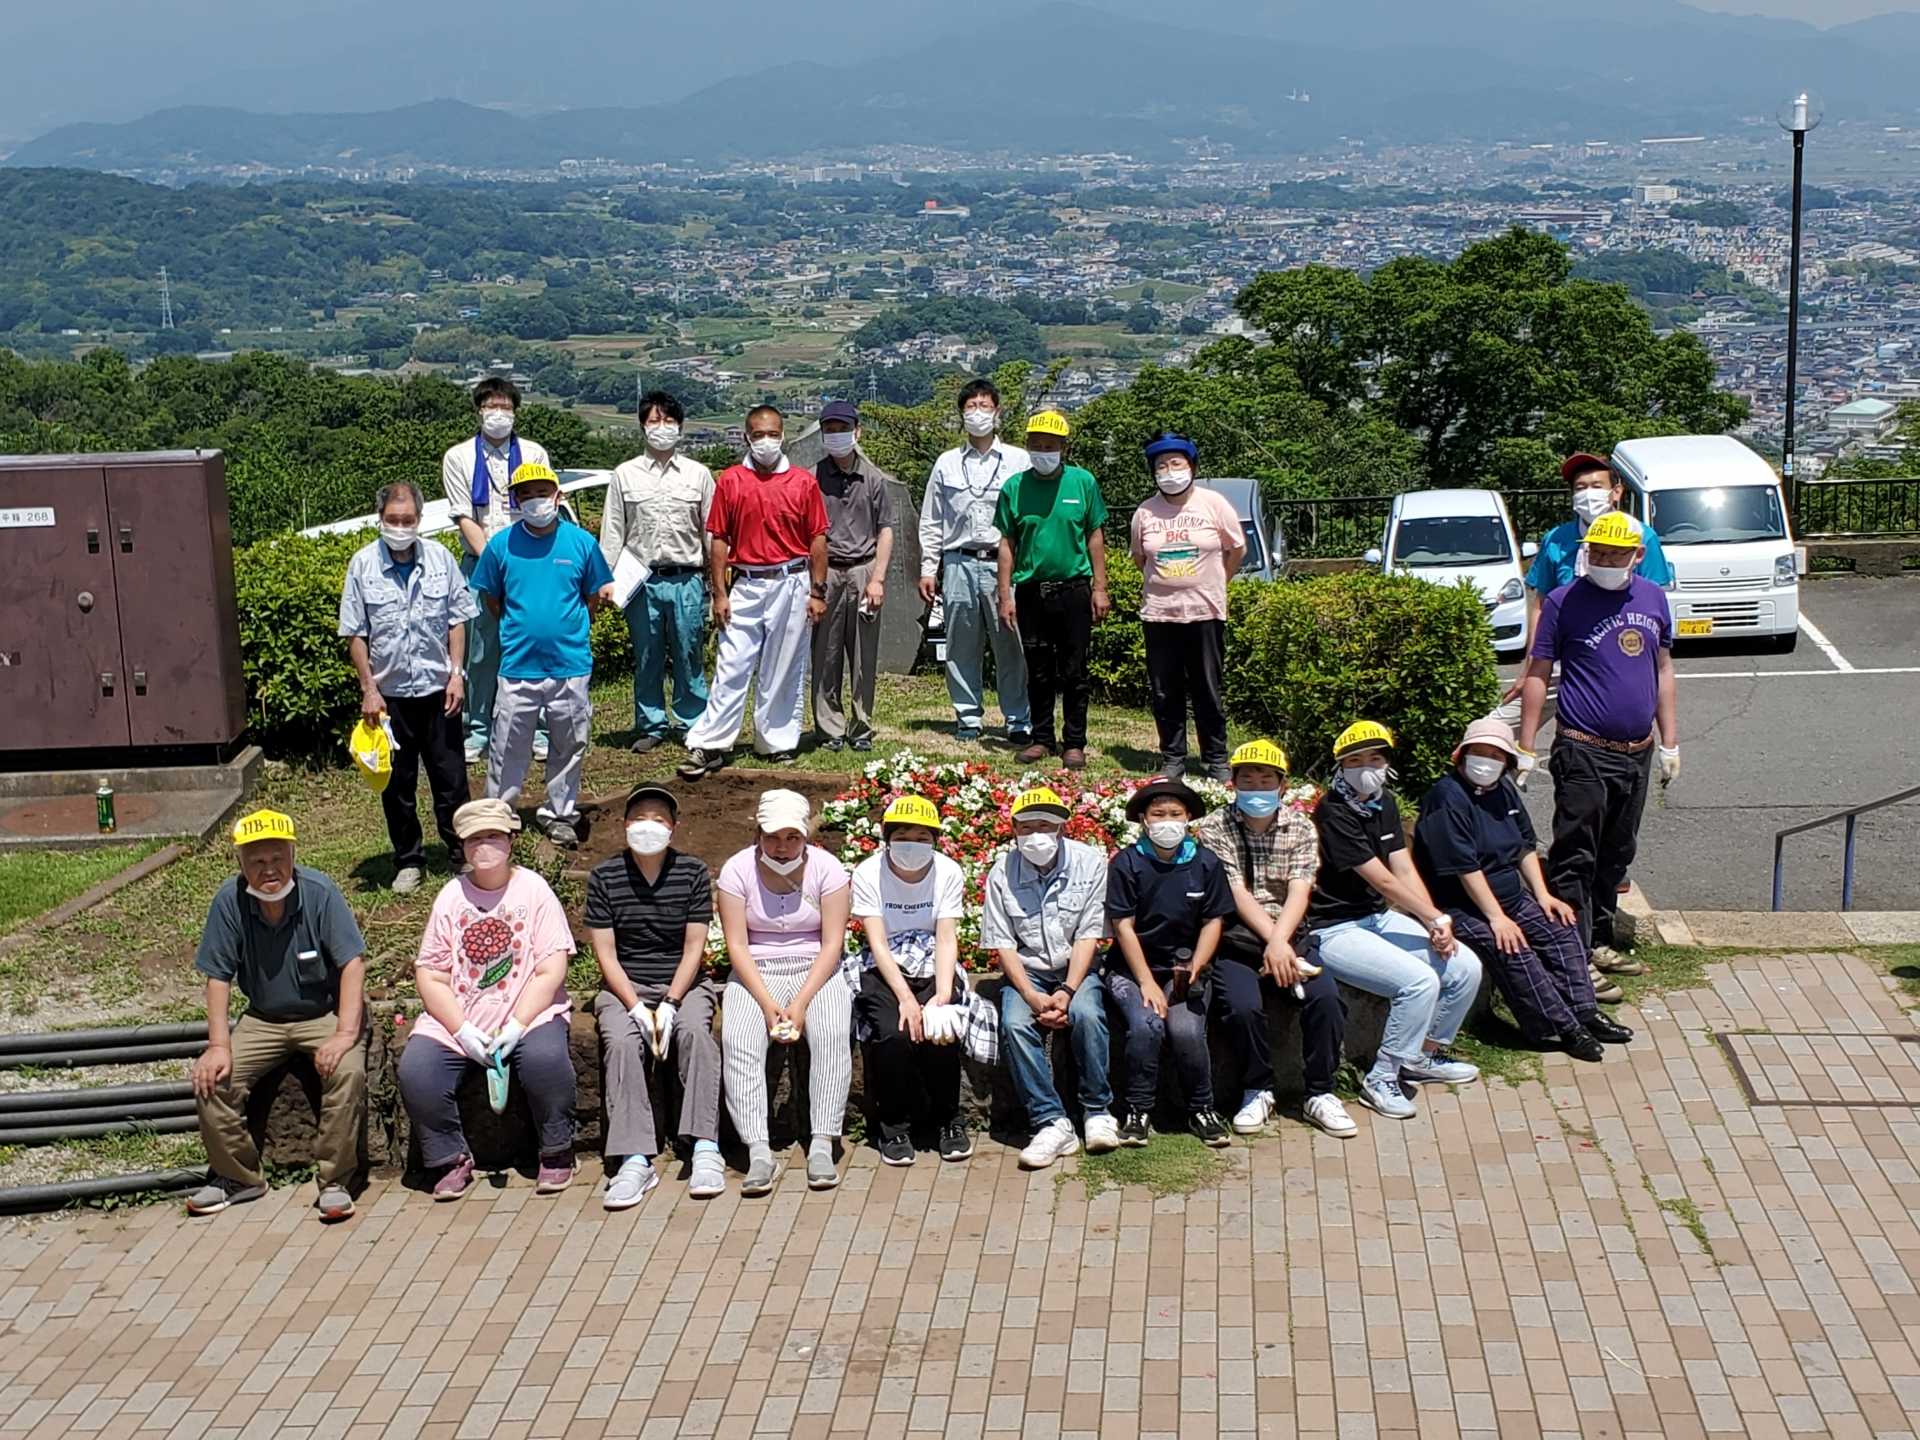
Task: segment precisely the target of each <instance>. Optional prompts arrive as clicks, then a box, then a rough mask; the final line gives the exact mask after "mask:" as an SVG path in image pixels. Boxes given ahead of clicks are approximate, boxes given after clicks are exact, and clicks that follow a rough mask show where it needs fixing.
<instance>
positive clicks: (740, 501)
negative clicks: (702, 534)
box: [707, 465, 827, 565]
mask: <svg viewBox="0 0 1920 1440" xmlns="http://www.w3.org/2000/svg"><path fill="white" fill-rule="evenodd" d="M707 533H708V534H709V535H718V536H719V537H720V538H721V539H722V540H725V541H726V542H727V549H728V550H729V551H730V552H731V559H732V561H733V563H734V564H735V565H784V564H785V563H786V562H787V561H789V560H798V559H800V558H801V557H802V556H803V555H805V554H806V553H807V551H808V549H809V548H810V547H811V546H812V544H813V539H814V536H816V535H824V534H826V533H827V502H826V501H825V500H824V499H822V498H821V495H820V482H819V481H818V480H816V479H814V478H813V472H812V471H811V470H802V469H801V468H800V467H799V466H798V465H789V466H788V467H787V468H786V469H785V470H782V471H780V472H779V473H778V474H774V475H762V474H761V473H760V472H759V471H758V470H755V469H754V468H753V467H752V466H751V465H729V466H728V467H727V468H726V469H725V470H723V471H721V472H720V477H719V479H717V480H715V481H714V482H713V508H712V509H711V510H709V511H708V512H707Z"/></svg>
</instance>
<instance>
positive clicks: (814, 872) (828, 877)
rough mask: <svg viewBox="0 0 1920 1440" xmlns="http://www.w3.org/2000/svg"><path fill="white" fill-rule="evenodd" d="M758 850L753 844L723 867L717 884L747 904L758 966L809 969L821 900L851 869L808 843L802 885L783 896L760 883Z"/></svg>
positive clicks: (843, 883) (781, 971)
mask: <svg viewBox="0 0 1920 1440" xmlns="http://www.w3.org/2000/svg"><path fill="white" fill-rule="evenodd" d="M755 853H756V852H755V847H753V846H751V845H750V846H748V847H747V848H746V849H745V850H742V851H741V852H740V853H739V854H738V855H735V856H734V857H733V858H732V859H731V860H729V861H727V863H726V864H725V865H722V866H721V867H720V878H719V880H718V881H716V882H715V885H716V888H717V889H718V890H719V891H720V893H721V894H722V895H734V896H738V897H739V898H740V899H742V900H745V901H746V902H747V944H748V945H749V946H750V947H751V948H752V950H753V963H754V964H755V965H758V966H759V967H760V968H761V969H762V970H767V971H770V972H772V973H774V974H776V975H785V974H792V973H793V972H795V971H797V970H805V969H806V968H807V967H808V966H810V965H812V964H813V962H814V960H815V959H817V958H818V957H819V954H820V901H821V899H822V898H823V897H825V896H828V895H831V894H832V893H833V892H834V891H836V890H844V889H846V888H847V886H848V885H849V884H851V883H852V882H851V881H850V880H849V879H848V876H847V867H846V866H844V865H842V864H841V863H840V862H839V861H838V860H837V859H835V858H834V857H833V856H832V855H830V854H828V853H827V852H826V851H825V850H822V849H821V848H820V847H819V846H818V845H809V846H808V847H807V863H806V864H805V866H803V867H802V868H801V871H800V887H799V888H798V889H797V890H794V891H792V892H791V893H789V894H786V895H782V894H779V893H778V892H776V891H773V890H769V889H767V887H766V886H764V885H762V884H761V883H760V867H759V866H758V865H757V864H755V863H754V856H755Z"/></svg>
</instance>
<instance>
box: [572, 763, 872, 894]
mask: <svg viewBox="0 0 1920 1440" xmlns="http://www.w3.org/2000/svg"><path fill="white" fill-rule="evenodd" d="M854 778H855V777H853V776H851V775H822V774H820V773H819V772H818V771H812V770H723V771H721V772H720V773H719V774H718V775H709V776H707V778H706V779H704V780H700V781H697V782H695V783H693V784H688V783H686V782H685V781H670V782H668V783H667V789H669V790H671V791H672V792H673V794H674V797H675V798H676V799H678V800H679V802H680V824H679V825H678V827H677V828H676V829H675V830H674V835H673V848H674V849H676V850H678V851H680V852H681V853H683V854H686V855H696V856H698V857H699V858H700V859H702V860H704V861H705V862H706V865H707V869H709V870H711V871H712V872H713V873H714V874H715V875H718V874H719V873H720V867H721V866H722V865H724V864H726V863H727V861H728V860H730V859H732V858H733V857H734V856H735V855H737V854H739V853H740V851H742V850H744V849H746V848H747V847H748V846H749V845H751V844H752V843H753V837H754V830H755V825H754V818H753V817H754V809H755V807H756V806H757V805H758V804H759V802H760V792H761V791H763V790H797V791H799V792H800V793H801V794H802V795H804V796H806V797H807V800H808V801H809V802H810V803H811V804H812V806H813V811H814V833H813V839H814V840H815V842H816V843H818V842H819V841H820V829H819V814H820V807H821V806H822V805H823V804H825V803H826V802H827V801H829V800H831V799H832V798H833V797H834V796H836V795H838V794H839V793H840V792H841V791H842V790H845V789H848V788H849V787H850V786H851V785H852V784H853V782H854ZM625 806H626V796H625V795H624V794H622V795H618V796H609V797H606V798H603V799H600V800H596V801H594V802H592V803H590V804H586V805H582V806H581V807H580V808H581V812H582V814H583V815H584V816H585V817H586V818H587V821H588V822H589V829H588V833H587V836H586V838H585V839H584V840H583V841H582V842H581V845H580V849H579V851H578V853H577V856H576V858H575V860H574V863H573V864H572V865H571V866H570V867H569V868H570V869H573V870H577V871H578V872H579V873H580V874H582V875H585V874H586V872H587V871H589V870H591V869H592V868H593V867H594V866H595V865H598V864H599V863H600V862H601V861H602V860H605V859H607V858H609V857H610V856H614V855H618V854H619V853H620V852H621V851H622V850H624V849H625V848H626V843H627V837H626V818H625V815H624V813H623V812H624V809H625ZM825 848H827V849H828V850H833V849H836V848H837V847H836V846H835V845H833V844H831V843H829V844H827V845H826V847H825Z"/></svg>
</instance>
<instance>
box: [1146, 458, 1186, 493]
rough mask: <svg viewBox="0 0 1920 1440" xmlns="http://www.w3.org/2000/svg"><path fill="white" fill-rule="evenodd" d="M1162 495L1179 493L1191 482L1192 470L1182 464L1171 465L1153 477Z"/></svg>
mask: <svg viewBox="0 0 1920 1440" xmlns="http://www.w3.org/2000/svg"><path fill="white" fill-rule="evenodd" d="M1153 483H1154V484H1156V485H1158V486H1159V487H1160V493H1161V494H1162V495H1179V494H1181V493H1183V492H1184V491H1185V490H1186V488H1187V487H1188V486H1189V485H1191V484H1193V471H1191V470H1189V469H1188V468H1187V467H1186V466H1184V465H1172V466H1169V467H1168V468H1167V469H1165V470H1162V471H1161V472H1160V473H1159V474H1158V475H1155V476H1154V477H1153Z"/></svg>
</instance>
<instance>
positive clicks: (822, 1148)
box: [807, 1135, 840, 1190]
mask: <svg viewBox="0 0 1920 1440" xmlns="http://www.w3.org/2000/svg"><path fill="white" fill-rule="evenodd" d="M839 1183H840V1167H839V1166H838V1165H836V1164H834V1161H833V1137H832V1136H831V1135H816V1136H814V1137H813V1144H811V1145H809V1146H808V1147H807V1188H808V1189H809V1190H831V1189H833V1187H834V1186H836V1185H838V1184H839Z"/></svg>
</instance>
